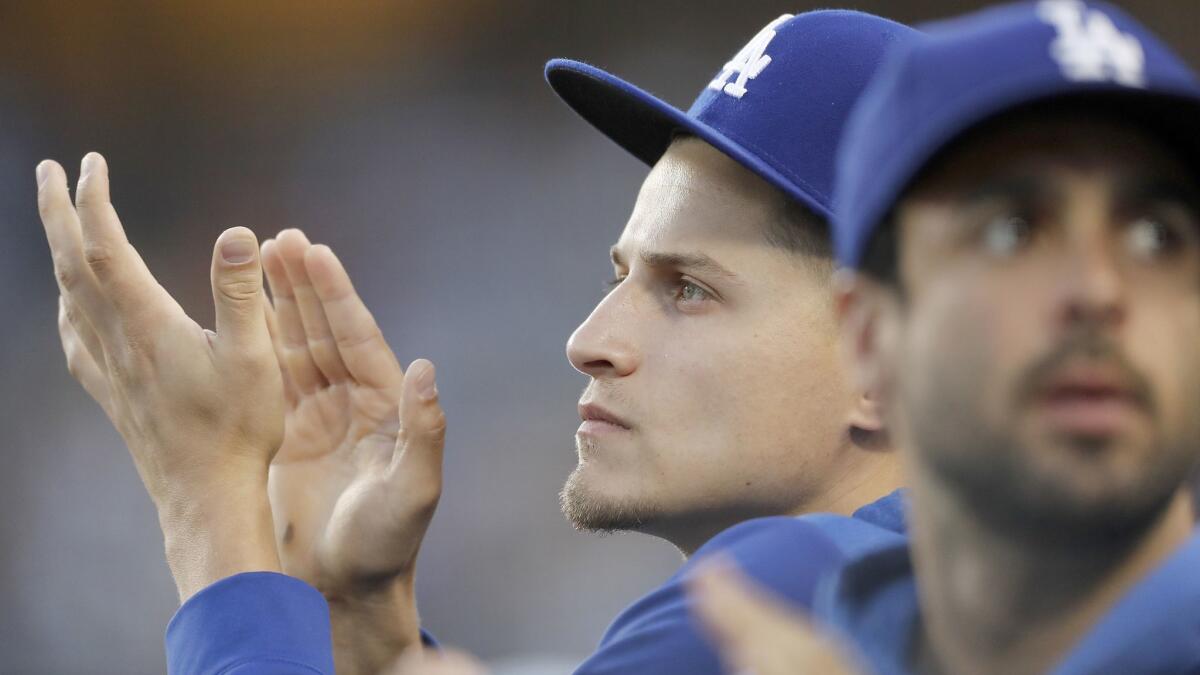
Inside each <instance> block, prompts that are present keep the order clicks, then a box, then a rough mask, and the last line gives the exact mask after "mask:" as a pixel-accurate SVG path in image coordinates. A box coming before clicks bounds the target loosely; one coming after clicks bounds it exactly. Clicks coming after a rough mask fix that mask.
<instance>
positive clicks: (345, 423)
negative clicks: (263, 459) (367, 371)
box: [269, 384, 399, 589]
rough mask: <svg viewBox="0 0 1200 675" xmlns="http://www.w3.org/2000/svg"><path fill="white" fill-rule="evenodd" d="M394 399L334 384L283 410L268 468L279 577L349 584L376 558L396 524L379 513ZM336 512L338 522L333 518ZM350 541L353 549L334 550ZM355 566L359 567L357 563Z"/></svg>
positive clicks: (395, 421)
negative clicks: (278, 440) (275, 450)
mask: <svg viewBox="0 0 1200 675" xmlns="http://www.w3.org/2000/svg"><path fill="white" fill-rule="evenodd" d="M398 403H399V401H398V395H397V394H394V393H390V392H385V391H381V390H378V389H372V388H369V387H363V386H361V385H357V384H339V385H331V386H328V387H325V388H322V389H320V390H318V391H316V392H313V393H312V394H308V395H304V396H301V397H300V398H299V399H298V400H297V401H296V403H295V405H293V406H291V408H290V409H289V410H288V413H287V416H286V418H285V419H286V421H285V424H284V440H283V445H282V446H281V447H280V449H279V453H278V455H276V458H275V463H274V464H273V465H272V467H271V475H270V483H269V488H270V496H271V504H272V508H273V509H274V512H275V521H276V536H277V541H278V543H279V554H280V562H281V563H282V565H283V569H284V572H286V573H287V574H290V575H293V576H297V577H299V578H301V579H305V580H306V581H308V582H310V583H313V584H314V585H316V586H317V587H318V588H322V589H323V587H329V586H333V587H344V586H347V585H353V584H354V577H355V576H358V575H357V572H358V571H359V570H361V569H363V564H362V563H366V562H369V561H373V560H378V559H379V558H380V557H381V553H380V552H378V551H375V550H368V549H370V548H379V547H380V545H381V544H383V543H386V540H387V539H389V538H390V537H391V532H390V528H391V527H392V526H393V523H394V521H393V520H392V519H391V518H389V513H388V512H387V511H385V510H379V509H372V508H370V507H371V506H376V507H378V506H379V505H381V504H386V503H387V501H388V495H387V489H388V483H387V482H386V481H383V480H379V477H380V475H381V474H382V473H383V472H384V471H385V470H386V468H387V466H388V464H389V463H390V462H391V459H392V454H393V452H394V448H395V445H396V434H397V430H398V428H399V418H398V415H397V412H396V411H397V404H398ZM335 514H336V517H335ZM349 538H353V539H354V540H355V541H354V542H353V545H351V546H339V545H338V542H344V541H346V540H347V539H349ZM360 561H361V562H360Z"/></svg>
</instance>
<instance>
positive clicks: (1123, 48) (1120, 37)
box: [1038, 0, 1146, 87]
mask: <svg viewBox="0 0 1200 675" xmlns="http://www.w3.org/2000/svg"><path fill="white" fill-rule="evenodd" d="M1038 16H1039V17H1041V19H1042V20H1043V21H1045V22H1046V23H1048V24H1051V25H1052V26H1054V28H1055V30H1057V31H1058V37H1057V38H1056V39H1055V40H1054V42H1052V43H1051V44H1050V56H1052V57H1054V60H1055V61H1058V64H1059V65H1060V66H1061V67H1062V71H1063V75H1064V76H1066V78H1067V79H1069V80H1075V81H1078V82H1103V81H1105V80H1112V81H1114V82H1116V83H1118V84H1123V85H1126V86H1130V87H1144V86H1145V85H1146V74H1145V70H1144V69H1145V65H1146V56H1145V54H1144V53H1143V52H1142V43H1141V42H1138V39H1137V38H1136V37H1134V36H1132V35H1129V34H1128V33H1122V32H1121V31H1119V30H1117V27H1116V26H1114V25H1113V22H1112V19H1110V18H1108V15H1107V14H1105V13H1104V12H1101V11H1100V10H1098V9H1090V8H1089V7H1088V6H1087V5H1085V4H1083V3H1082V2H1080V0H1042V2H1040V3H1038Z"/></svg>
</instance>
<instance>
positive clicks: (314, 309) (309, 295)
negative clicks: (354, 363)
mask: <svg viewBox="0 0 1200 675" xmlns="http://www.w3.org/2000/svg"><path fill="white" fill-rule="evenodd" d="M277 241H278V244H279V252H280V257H282V258H283V268H284V269H285V270H287V276H288V281H290V282H291V283H292V296H293V297H294V298H295V299H296V309H298V310H299V311H300V321H301V323H303V324H304V334H305V336H306V339H307V341H308V351H309V353H311V354H312V358H313V361H314V362H316V364H317V368H319V369H320V370H321V374H322V375H324V376H325V379H326V380H329V381H330V382H344V381H346V380H348V379H349V378H350V373H349V371H347V370H346V365H345V364H344V363H342V356H341V354H339V353H338V349H337V344H336V343H335V341H334V339H333V331H332V330H331V329H330V328H329V320H328V319H326V318H325V310H324V309H323V308H322V307H321V300H320V298H318V297H317V294H316V291H314V290H313V287H312V281H311V280H310V279H309V278H308V270H307V269H306V268H305V266H304V256H305V254H306V253H308V250H309V248H311V247H312V244H310V243H309V241H308V237H306V236H304V233H303V232H301V231H300V230H284V231H283V232H280V233H279V237H278V240H277Z"/></svg>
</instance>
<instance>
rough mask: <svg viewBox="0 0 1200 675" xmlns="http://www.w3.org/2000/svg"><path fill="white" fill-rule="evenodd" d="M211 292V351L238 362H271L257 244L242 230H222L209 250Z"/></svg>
mask: <svg viewBox="0 0 1200 675" xmlns="http://www.w3.org/2000/svg"><path fill="white" fill-rule="evenodd" d="M211 274H212V290H213V303H214V309H215V318H216V324H217V337H216V344H215V346H214V348H215V349H216V350H217V351H218V352H221V351H224V352H225V353H226V354H229V355H236V356H237V357H238V359H239V360H245V359H248V360H250V361H257V360H259V359H262V358H264V357H269V358H270V359H271V360H275V352H274V350H273V348H272V346H271V335H270V333H269V332H268V331H267V321H266V318H265V317H264V316H263V303H264V300H265V299H266V294H265V293H264V292H263V273H262V265H261V264H260V263H259V258H258V240H257V239H256V238H255V237H254V233H253V232H251V231H250V230H249V229H247V228H245V227H234V228H230V229H228V230H225V231H224V232H222V233H221V236H220V237H217V243H216V245H215V246H214V247H213V258H212V273H211Z"/></svg>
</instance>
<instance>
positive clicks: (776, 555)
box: [166, 492, 904, 675]
mask: <svg viewBox="0 0 1200 675" xmlns="http://www.w3.org/2000/svg"><path fill="white" fill-rule="evenodd" d="M902 501H903V499H902V495H901V494H900V493H899V492H896V493H893V494H891V495H889V496H887V497H885V498H883V499H881V500H879V501H877V502H874V503H873V504H870V505H868V506H866V507H863V508H862V509H860V510H858V511H857V512H855V514H854V516H853V517H849V516H837V515H830V514H813V515H808V516H800V517H788V516H775V517H770V518H756V519H753V520H748V521H745V522H742V523H739V524H737V525H735V526H733V527H731V528H729V529H728V530H726V531H724V532H722V533H721V534H719V535H717V536H716V537H713V539H712V540H710V541H709V542H707V543H706V544H705V545H704V546H702V547H701V548H700V549H699V550H698V551H697V552H696V554H695V555H693V556H692V558H691V559H690V560H689V561H688V562H687V563H685V564H684V565H683V567H682V568H680V570H679V571H678V572H677V573H676V574H674V575H673V576H672V577H671V578H670V579H669V580H668V581H667V582H666V583H665V584H663V585H662V586H661V587H659V588H657V589H656V590H654V591H653V592H651V593H649V594H647V595H646V596H645V597H643V598H641V599H640V600H638V601H637V602H635V603H633V604H632V605H630V606H629V608H627V609H626V610H625V611H623V612H622V613H621V614H620V615H619V616H618V617H617V618H616V620H615V621H614V622H613V623H612V625H611V626H610V627H609V629H608V631H606V632H605V635H604V637H603V639H602V640H601V642H600V646H599V648H598V649H597V650H596V652H595V653H594V654H592V656H590V657H589V658H588V659H587V660H586V661H584V663H583V664H582V665H581V666H580V667H579V669H578V670H577V671H576V672H577V673H580V674H587V675H599V674H600V673H640V672H646V673H651V672H652V673H664V674H668V673H680V674H682V673H688V674H689V675H694V674H704V673H712V675H719V674H720V673H721V672H722V671H721V664H720V661H719V659H718V656H717V654H716V652H715V651H714V650H713V648H712V646H711V645H710V644H709V643H708V642H707V641H706V640H705V639H704V638H703V636H702V635H701V633H700V631H699V629H698V627H697V626H696V624H695V621H694V619H693V618H692V617H691V616H690V611H689V609H688V603H687V597H686V593H685V592H684V582H685V580H686V579H687V577H688V575H689V574H692V573H693V571H694V570H695V568H696V566H697V565H698V564H699V563H700V562H701V561H703V560H704V559H705V558H707V557H710V556H712V555H713V554H716V553H720V554H722V555H724V556H726V557H728V558H732V559H733V560H735V561H736V562H737V564H738V565H739V566H740V567H741V568H742V570H743V571H744V572H745V573H746V574H747V575H748V576H749V577H751V578H753V579H755V580H756V581H757V582H758V583H760V584H762V585H763V586H765V587H766V588H768V589H770V590H771V591H772V592H774V593H776V594H777V595H780V596H782V597H783V598H785V599H787V600H789V601H791V602H792V603H794V604H797V605H800V606H804V607H808V606H810V605H811V603H812V600H813V594H814V589H816V588H817V586H818V582H819V581H820V579H821V578H822V577H824V576H825V575H827V574H829V573H830V572H832V571H833V570H836V569H838V568H839V567H840V566H841V565H842V564H843V563H844V562H845V561H846V560H847V559H849V558H852V557H857V556H860V555H864V554H866V553H868V552H870V551H873V550H877V549H879V548H885V547H887V546H889V545H892V544H894V543H896V542H903V541H904V537H903V534H902V533H903V531H904V516H903V508H902V506H903V505H902ZM426 641H427V642H431V641H432V639H431V638H428V637H427V638H426ZM166 643H167V664H168V672H170V673H172V674H176V675H182V674H184V673H187V674H188V675H194V674H206V673H212V674H214V675H216V674H218V673H219V674H221V675H225V674H229V675H236V674H237V673H247V674H249V673H256V674H258V673H267V674H282V673H323V674H324V673H330V674H331V673H333V652H332V644H331V638H330V626H329V607H328V605H326V603H325V600H324V599H323V598H322V597H321V594H320V593H319V592H317V591H316V589H314V588H312V587H311V586H309V585H308V584H305V583H304V582H302V581H300V580H299V579H295V578H292V577H288V576H285V575H282V574H275V573H270V572H251V573H247V574H239V575H236V576H233V577H230V578H228V579H223V580H221V581H218V582H217V583H215V584H213V585H212V586H209V587H208V588H205V589H204V590H202V591H200V592H199V593H197V594H196V595H195V596H193V597H192V598H190V599H189V600H188V601H187V602H186V603H184V605H183V606H182V607H180V608H179V611H178V612H176V614H175V618H173V619H172V620H171V623H170V625H169V626H168V627H167V640H166Z"/></svg>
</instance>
